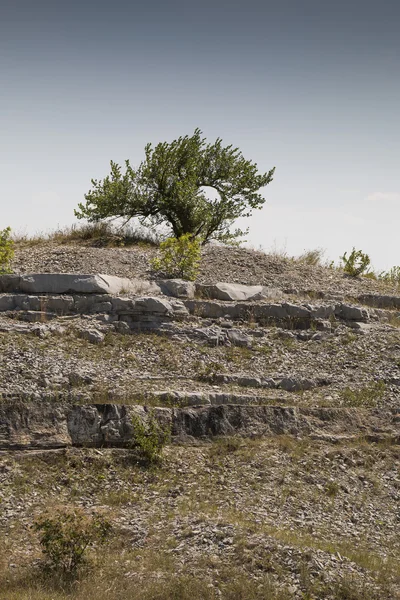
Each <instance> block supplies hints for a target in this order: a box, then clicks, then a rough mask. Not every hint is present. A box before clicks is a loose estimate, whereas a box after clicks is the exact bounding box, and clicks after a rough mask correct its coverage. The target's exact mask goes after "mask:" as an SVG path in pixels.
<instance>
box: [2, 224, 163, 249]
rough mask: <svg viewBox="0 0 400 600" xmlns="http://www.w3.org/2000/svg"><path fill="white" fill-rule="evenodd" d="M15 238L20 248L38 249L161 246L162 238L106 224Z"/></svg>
mask: <svg viewBox="0 0 400 600" xmlns="http://www.w3.org/2000/svg"><path fill="white" fill-rule="evenodd" d="M12 238H13V240H14V242H15V244H16V245H17V246H37V245H40V244H45V243H46V242H56V243H58V244H70V243H81V244H84V245H89V246H95V247H115V246H117V247H120V246H134V245H145V246H158V245H159V243H160V237H159V236H158V235H157V234H156V233H154V232H152V231H150V230H148V229H146V228H144V227H140V226H137V227H135V226H131V225H127V226H125V227H122V228H118V227H116V226H114V225H113V224H112V223H109V222H103V221H100V222H98V223H82V224H79V225H71V226H69V227H64V228H61V229H56V230H55V231H50V232H47V233H44V232H38V233H36V234H33V235H28V234H26V233H18V232H16V233H13V236H12Z"/></svg>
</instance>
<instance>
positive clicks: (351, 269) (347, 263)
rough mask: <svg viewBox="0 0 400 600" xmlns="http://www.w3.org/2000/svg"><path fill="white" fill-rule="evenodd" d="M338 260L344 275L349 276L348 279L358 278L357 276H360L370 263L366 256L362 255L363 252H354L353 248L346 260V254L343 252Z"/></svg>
mask: <svg viewBox="0 0 400 600" xmlns="http://www.w3.org/2000/svg"><path fill="white" fill-rule="evenodd" d="M340 259H341V260H342V261H343V264H344V266H343V270H344V272H345V273H346V275H350V277H358V276H359V275H362V274H363V273H364V272H365V271H366V269H367V267H368V265H369V264H370V262H371V260H370V258H369V256H368V254H364V252H362V251H361V250H356V249H355V248H353V250H352V251H351V253H350V256H349V257H348V258H347V252H345V253H344V254H343V256H341V257H340Z"/></svg>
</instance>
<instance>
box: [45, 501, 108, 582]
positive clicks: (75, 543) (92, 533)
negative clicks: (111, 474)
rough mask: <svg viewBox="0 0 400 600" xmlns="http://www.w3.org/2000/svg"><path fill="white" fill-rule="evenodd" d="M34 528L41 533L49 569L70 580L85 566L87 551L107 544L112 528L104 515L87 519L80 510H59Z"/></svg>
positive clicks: (96, 515)
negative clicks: (60, 573)
mask: <svg viewBox="0 0 400 600" xmlns="http://www.w3.org/2000/svg"><path fill="white" fill-rule="evenodd" d="M33 528H34V529H35V530H36V531H38V532H39V533H40V544H41V546H42V550H43V553H44V555H45V556H46V558H47V559H48V566H49V567H50V568H52V569H55V570H57V571H61V572H62V573H63V574H64V575H67V576H71V575H74V574H75V573H76V572H77V570H78V568H79V567H80V566H81V565H82V564H83V563H84V562H85V552H86V550H87V548H88V547H90V546H93V545H94V544H95V543H99V544H103V543H105V541H106V539H107V537H108V534H109V532H110V529H111V525H110V523H109V522H108V520H107V519H106V518H105V517H104V516H103V515H101V514H94V515H87V514H86V513H85V512H84V511H83V510H82V509H79V508H71V509H64V508H59V509H56V510H55V511H54V513H52V514H50V513H46V514H44V515H41V516H40V517H39V518H38V519H36V521H35V522H34V525H33Z"/></svg>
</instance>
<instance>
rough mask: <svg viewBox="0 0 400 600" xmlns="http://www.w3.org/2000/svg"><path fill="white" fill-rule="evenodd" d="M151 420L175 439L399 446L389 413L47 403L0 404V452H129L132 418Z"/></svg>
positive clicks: (399, 430)
mask: <svg viewBox="0 0 400 600" xmlns="http://www.w3.org/2000/svg"><path fill="white" fill-rule="evenodd" d="M133 414H135V415H138V416H139V417H140V418H141V419H142V420H143V421H146V420H147V419H148V418H149V415H153V416H154V418H156V419H157V421H158V422H159V424H160V425H161V426H162V427H168V428H170V429H171V432H172V435H173V437H174V438H175V439H178V440H184V439H187V438H189V439H190V438H207V437H213V436H218V435H233V434H240V435H244V436H254V435H264V436H268V435H282V434H291V435H295V436H303V435H308V436H312V437H319V438H326V439H331V440H334V439H340V438H346V437H352V436H353V437H357V436H360V435H362V436H364V437H365V438H367V439H371V440H374V441H377V440H383V439H387V438H389V439H391V440H392V441H394V442H397V443H398V442H399V441H400V418H399V416H398V414H397V413H396V411H393V410H389V409H369V410H367V409H364V410H360V409H351V408H346V409H344V408H291V407H281V406H241V405H237V404H236V405H233V404H230V405H227V406H225V405H222V406H203V407H193V408H156V409H148V408H146V407H143V406H126V405H115V404H96V405H94V404H92V405H85V406H80V405H75V406H68V405H63V404H54V403H53V402H44V401H41V402H20V401H12V400H9V401H3V402H2V403H1V404H0V424H1V425H0V449H3V450H4V449H17V448H22V449H36V448H61V447H66V446H97V447H100V446H115V447H126V448H129V447H132V445H133V444H134V441H135V431H134V426H133V425H132V415H133Z"/></svg>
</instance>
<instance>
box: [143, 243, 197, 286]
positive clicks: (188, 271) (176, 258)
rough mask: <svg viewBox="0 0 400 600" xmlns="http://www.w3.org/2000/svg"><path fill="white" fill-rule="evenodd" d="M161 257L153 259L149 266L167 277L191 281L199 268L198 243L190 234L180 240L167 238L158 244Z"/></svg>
mask: <svg viewBox="0 0 400 600" xmlns="http://www.w3.org/2000/svg"><path fill="white" fill-rule="evenodd" d="M160 251H161V257H158V258H155V259H154V260H153V261H152V263H151V266H152V268H153V269H154V270H155V271H159V272H161V273H164V274H165V275H167V276H168V277H171V278H172V277H180V278H182V279H187V280H189V281H193V280H194V279H196V276H197V273H198V270H199V266H200V257H201V252H200V241H199V240H197V239H192V236H191V235H190V234H188V233H187V234H185V235H182V236H181V237H180V238H178V239H177V238H168V239H167V240H166V241H165V242H162V243H161V244H160Z"/></svg>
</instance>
